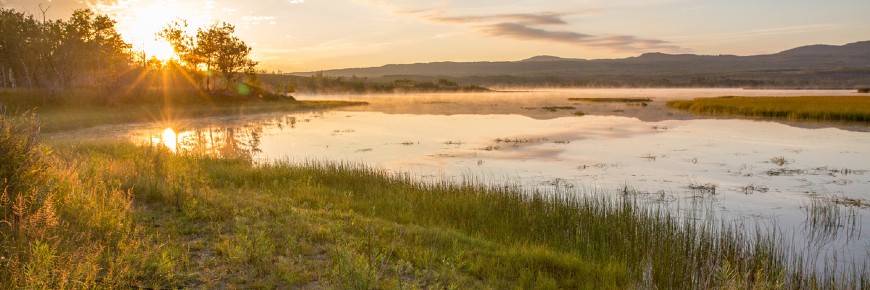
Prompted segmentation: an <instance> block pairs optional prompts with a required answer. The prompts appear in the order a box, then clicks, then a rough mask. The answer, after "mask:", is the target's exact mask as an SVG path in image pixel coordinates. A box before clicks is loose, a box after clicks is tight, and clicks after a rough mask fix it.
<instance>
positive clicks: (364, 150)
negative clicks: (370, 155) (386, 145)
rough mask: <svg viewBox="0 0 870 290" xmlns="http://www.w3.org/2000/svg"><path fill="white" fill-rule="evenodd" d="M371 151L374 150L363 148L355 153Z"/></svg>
mask: <svg viewBox="0 0 870 290" xmlns="http://www.w3.org/2000/svg"><path fill="white" fill-rule="evenodd" d="M373 150H374V149H372V148H363V149H359V150H357V151H356V153H362V152H371V151H373Z"/></svg>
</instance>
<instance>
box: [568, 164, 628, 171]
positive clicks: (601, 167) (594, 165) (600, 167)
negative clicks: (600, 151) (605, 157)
mask: <svg viewBox="0 0 870 290" xmlns="http://www.w3.org/2000/svg"><path fill="white" fill-rule="evenodd" d="M610 167H613V168H617V167H619V163H614V164H607V163H595V164H592V165H586V164H583V165H580V166H577V169H580V170H586V169H589V168H595V169H607V168H610Z"/></svg>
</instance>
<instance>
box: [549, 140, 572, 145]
mask: <svg viewBox="0 0 870 290" xmlns="http://www.w3.org/2000/svg"><path fill="white" fill-rule="evenodd" d="M553 143H555V144H569V143H571V141H568V140H556V141H553Z"/></svg>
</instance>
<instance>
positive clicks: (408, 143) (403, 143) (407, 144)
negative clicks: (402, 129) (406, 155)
mask: <svg viewBox="0 0 870 290" xmlns="http://www.w3.org/2000/svg"><path fill="white" fill-rule="evenodd" d="M399 144H402V145H405V146H411V145H414V144H420V143H419V142H418V143H414V142H411V141H405V142H402V143H399Z"/></svg>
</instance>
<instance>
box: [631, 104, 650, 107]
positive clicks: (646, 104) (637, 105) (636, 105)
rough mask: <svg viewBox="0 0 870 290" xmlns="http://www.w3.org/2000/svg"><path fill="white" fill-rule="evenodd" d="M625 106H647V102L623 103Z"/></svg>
mask: <svg viewBox="0 0 870 290" xmlns="http://www.w3.org/2000/svg"><path fill="white" fill-rule="evenodd" d="M625 105H626V106H634V107H646V106H649V104H647V103H625Z"/></svg>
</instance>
